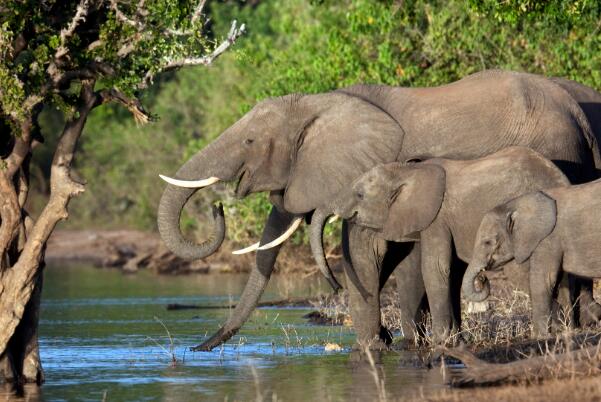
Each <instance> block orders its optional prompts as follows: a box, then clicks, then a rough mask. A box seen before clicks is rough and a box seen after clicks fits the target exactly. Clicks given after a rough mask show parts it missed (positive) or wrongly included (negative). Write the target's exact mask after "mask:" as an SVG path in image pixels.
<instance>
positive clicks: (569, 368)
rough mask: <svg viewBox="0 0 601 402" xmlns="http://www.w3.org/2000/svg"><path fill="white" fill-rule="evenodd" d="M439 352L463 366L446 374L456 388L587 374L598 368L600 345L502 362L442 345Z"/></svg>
mask: <svg viewBox="0 0 601 402" xmlns="http://www.w3.org/2000/svg"><path fill="white" fill-rule="evenodd" d="M443 352H444V354H445V355H448V356H451V357H454V358H456V359H459V360H461V361H462V362H463V363H464V364H465V365H466V368H465V369H462V370H460V371H459V372H458V373H455V374H454V375H452V376H450V377H451V378H450V384H451V385H452V386H456V387H462V386H478V385H491V384H500V383H505V382H520V381H528V382H533V381H540V380H543V379H549V378H559V377H565V376H573V375H590V374H592V373H594V372H598V371H599V369H600V368H601V346H600V345H595V346H589V347H583V348H581V349H578V350H574V351H568V352H565V353H559V354H546V355H543V356H538V357H531V358H527V359H522V360H518V361H514V362H511V363H505V364H495V363H487V362H485V361H483V360H481V359H479V358H477V357H476V356H475V355H474V354H473V353H471V352H469V351H467V350H466V349H464V348H454V349H446V348H445V349H443Z"/></svg>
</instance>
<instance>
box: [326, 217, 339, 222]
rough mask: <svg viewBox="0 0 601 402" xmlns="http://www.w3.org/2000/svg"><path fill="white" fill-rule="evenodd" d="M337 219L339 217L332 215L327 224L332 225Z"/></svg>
mask: <svg viewBox="0 0 601 402" xmlns="http://www.w3.org/2000/svg"><path fill="white" fill-rule="evenodd" d="M338 218H340V216H338V215H332V216H331V217H330V219H328V223H334V222H336V221H337V220H338Z"/></svg>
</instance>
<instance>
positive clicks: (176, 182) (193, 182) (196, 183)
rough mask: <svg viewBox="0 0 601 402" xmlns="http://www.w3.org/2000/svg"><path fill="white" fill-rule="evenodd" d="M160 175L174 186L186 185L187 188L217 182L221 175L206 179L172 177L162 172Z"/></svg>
mask: <svg viewBox="0 0 601 402" xmlns="http://www.w3.org/2000/svg"><path fill="white" fill-rule="evenodd" d="M159 177H160V178H161V179H163V180H165V181H166V182H167V183H169V184H173V185H174V186H178V187H186V188H201V187H206V186H210V185H211V184H215V183H217V182H218V181H219V180H220V179H219V177H209V178H208V179H204V180H178V179H172V178H171V177H167V176H163V175H162V174H160V175H159Z"/></svg>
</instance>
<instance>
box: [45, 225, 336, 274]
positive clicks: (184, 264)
mask: <svg viewBox="0 0 601 402" xmlns="http://www.w3.org/2000/svg"><path fill="white" fill-rule="evenodd" d="M232 251H233V248H232V245H231V244H229V243H228V242H225V243H224V244H223V245H222V247H221V248H220V249H219V250H218V251H217V252H216V253H215V254H213V255H211V256H210V257H207V258H204V259H202V260H196V261H186V260H183V259H181V258H178V257H177V256H175V255H174V254H173V253H171V252H170V251H169V250H168V249H167V248H166V247H165V246H164V245H163V243H162V241H161V239H160V237H159V235H158V234H157V233H153V232H143V231H138V230H97V229H93V230H56V231H54V233H53V234H52V236H51V237H50V240H49V241H48V247H47V249H46V261H47V262H49V263H61V262H83V263H87V264H92V265H94V266H97V267H111V268H116V269H121V270H123V271H124V272H127V273H135V272H137V271H138V270H141V269H147V270H150V271H152V272H155V273H157V274H172V275H175V274H195V273H198V274H209V273H214V272H220V273H230V272H231V273H237V272H248V271H249V270H250V269H251V267H252V266H253V264H254V258H255V255H254V253H249V254H245V255H233V254H232ZM280 254H281V255H280V257H279V258H278V261H277V263H276V271H277V272H280V273H282V272H286V273H288V272H299V273H303V274H312V273H317V267H316V265H315V263H314V261H313V258H312V256H311V253H310V250H309V249H308V247H301V246H293V245H285V246H284V247H283V249H282V251H281V253H280ZM328 257H329V259H330V262H331V264H332V268H333V269H334V270H339V268H340V267H339V266H338V264H337V261H338V260H339V259H340V256H339V255H337V254H333V255H330V256H328Z"/></svg>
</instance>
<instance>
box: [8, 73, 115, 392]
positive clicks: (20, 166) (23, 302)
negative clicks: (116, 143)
mask: <svg viewBox="0 0 601 402" xmlns="http://www.w3.org/2000/svg"><path fill="white" fill-rule="evenodd" d="M102 101H103V99H101V97H100V96H99V94H97V93H95V92H94V82H93V81H87V82H83V83H82V89H81V94H80V105H79V107H78V109H77V113H76V114H75V117H74V118H73V119H72V120H70V121H68V122H67V123H66V124H65V128H64V130H63V133H62V135H61V137H60V140H59V142H58V145H57V147H56V151H55V154H54V159H53V161H52V167H51V176H50V198H49V200H48V203H47V204H46V206H45V208H44V209H43V211H42V213H41V214H40V216H39V217H38V219H37V220H36V221H35V222H33V220H32V219H31V218H30V217H29V216H28V215H27V213H26V211H25V210H24V208H23V207H24V204H25V201H26V199H27V193H28V187H29V186H28V183H29V168H28V163H29V157H30V153H31V141H30V140H29V139H28V138H29V137H28V136H26V135H22V136H21V137H20V138H19V139H18V141H17V143H16V145H15V148H14V149H13V153H12V154H11V157H10V158H9V160H8V163H7V164H6V166H5V167H4V169H0V194H1V198H0V218H1V219H2V221H1V226H0V251H1V252H2V260H1V261H2V269H1V270H0V356H2V361H1V362H0V364H1V365H2V368H3V370H4V377H5V379H6V380H13V381H15V382H16V383H17V384H19V385H20V384H23V383H25V382H37V383H41V382H43V380H44V374H43V371H42V365H41V362H40V356H39V347H38V322H39V306H40V296H41V291H42V283H43V267H44V251H45V248H46V241H47V240H48V238H49V237H50V234H51V233H52V231H53V230H54V227H55V226H56V224H57V223H58V222H59V221H60V220H62V219H66V218H67V216H68V213H67V205H68V204H69V200H70V199H71V197H73V196H75V195H77V194H79V193H81V192H83V190H84V187H83V185H82V184H80V183H77V182H76V181H74V180H73V179H72V178H71V177H70V170H71V163H72V161H73V154H74V152H75V147H76V144H77V140H78V139H79V137H80V136H81V132H82V130H83V127H84V125H85V122H86V119H87V117H88V114H89V113H90V111H91V110H92V109H93V108H94V107H95V106H97V105H98V104H100V102H102Z"/></svg>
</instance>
